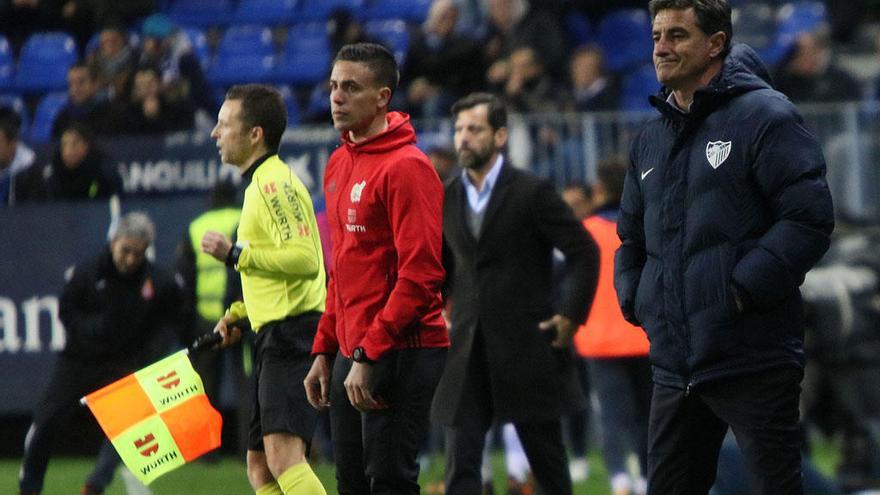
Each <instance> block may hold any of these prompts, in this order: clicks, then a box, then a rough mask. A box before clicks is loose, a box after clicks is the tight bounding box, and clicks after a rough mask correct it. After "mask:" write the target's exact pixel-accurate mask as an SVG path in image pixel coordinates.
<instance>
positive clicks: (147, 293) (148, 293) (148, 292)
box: [141, 278, 156, 301]
mask: <svg viewBox="0 0 880 495" xmlns="http://www.w3.org/2000/svg"><path fill="white" fill-rule="evenodd" d="M155 295H156V288H155V287H153V279H151V278H148V279H146V280H144V285H142V286H141V297H142V298H143V299H144V300H147V301H149V300H150V299H152V298H153V296H155Z"/></svg>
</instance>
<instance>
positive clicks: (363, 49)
mask: <svg viewBox="0 0 880 495" xmlns="http://www.w3.org/2000/svg"><path fill="white" fill-rule="evenodd" d="M397 82H398V70H397V64H396V62H395V60H394V56H393V55H392V54H391V53H390V52H389V51H388V50H387V49H385V48H384V47H382V46H380V45H376V44H371V43H357V44H353V45H346V46H344V47H342V48H341V49H340V51H339V53H338V54H337V55H336V58H335V60H334V63H333V70H332V73H331V75H330V107H331V110H332V115H333V124H334V126H335V127H336V129H337V130H338V131H340V132H341V133H342V144H341V145H340V146H339V148H338V149H337V150H336V151H335V152H334V153H333V155H332V156H331V157H330V161H329V162H328V164H327V171H326V173H325V176H324V195H325V197H326V201H327V218H328V221H329V223H330V238H331V243H332V256H331V258H332V259H331V262H330V267H331V268H330V283H329V286H328V291H327V304H326V310H325V313H324V316H323V317H322V319H321V322H320V324H319V326H318V333H317V335H316V337H315V342H314V345H313V347H312V354H313V355H314V356H315V360H314V363H313V365H312V369H311V371H310V372H309V374H308V376H307V377H306V379H305V387H306V392H307V394H308V397H309V401H310V402H311V403H312V405H313V406H315V407H317V408H324V407H328V406H329V407H330V421H331V431H332V433H333V445H334V454H335V460H336V477H337V480H338V490H339V493H341V494H379V493H383V494H384V493H389V494H390V493H394V494H409V493H412V494H417V493H419V485H418V474H419V465H418V462H417V455H418V449H419V447H420V446H421V443H422V441H423V439H424V437H425V436H426V434H427V432H428V427H429V424H428V414H429V409H430V405H431V398H432V396H433V395H434V388H435V387H436V385H437V382H438V381H439V379H440V375H441V373H442V371H443V364H444V361H445V357H446V349H447V348H448V346H449V337H448V334H447V330H446V325H445V322H444V320H443V317H442V316H441V309H442V301H441V296H440V288H441V285H442V283H443V279H444V275H445V274H444V271H443V266H442V262H441V252H442V225H441V218H442V217H441V215H442V209H443V187H442V185H441V183H440V179H439V178H438V177H437V173H436V172H435V171H434V168H433V167H432V166H431V164H430V162H429V161H428V159H427V157H426V156H425V155H424V154H423V153H422V152H421V151H419V150H418V148H416V146H415V141H416V138H415V131H414V130H413V128H412V126H411V125H410V123H409V116H408V115H406V114H404V113H400V112H389V111H388V103H389V101H390V100H391V95H392V93H393V91H394V89H395V88H396V87H397ZM331 368H332V372H331Z"/></svg>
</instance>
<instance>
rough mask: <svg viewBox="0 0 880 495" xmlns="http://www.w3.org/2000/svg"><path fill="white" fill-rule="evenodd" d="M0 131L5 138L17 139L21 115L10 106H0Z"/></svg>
mask: <svg viewBox="0 0 880 495" xmlns="http://www.w3.org/2000/svg"><path fill="white" fill-rule="evenodd" d="M0 132H2V133H3V134H5V135H6V139H8V140H10V141H11V140H13V139H18V135H19V134H18V133H19V132H21V116H20V115H18V112H16V111H15V110H14V109H12V107H7V106H3V107H0Z"/></svg>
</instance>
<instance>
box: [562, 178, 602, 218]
mask: <svg viewBox="0 0 880 495" xmlns="http://www.w3.org/2000/svg"><path fill="white" fill-rule="evenodd" d="M561 194H562V200H563V201H565V204H567V205H568V207H569V208H571V211H572V212H573V213H574V216H575V218H577V219H578V220H580V221H584V220H586V219H587V217H588V216H590V215H591V214H592V213H593V207H594V203H593V189H592V188H591V187H590V185H589V184H587V183H586V182H571V183H569V184H568V185H567V186H565V187H564V188H563V189H562V193H561Z"/></svg>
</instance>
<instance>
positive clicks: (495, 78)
mask: <svg viewBox="0 0 880 495" xmlns="http://www.w3.org/2000/svg"><path fill="white" fill-rule="evenodd" d="M520 46H531V47H533V48H534V49H535V51H536V52H538V53H540V54H541V62H542V64H543V65H544V67H545V69H546V71H547V72H548V73H550V74H553V75H554V76H558V75H560V74H562V73H563V71H564V65H565V52H566V46H565V37H564V36H563V32H562V28H561V25H560V22H559V20H558V19H556V18H555V17H554V16H553V15H552V14H550V13H549V12H546V11H544V10H541V9H536V8H534V6H530V4H529V2H528V0H488V30H487V34H486V38H485V39H484V40H483V59H484V61H486V63H488V64H491V65H489V68H488V69H487V71H486V81H487V82H488V84H489V85H502V84H503V82H504V81H506V80H507V78H508V77H509V76H510V70H511V67H510V60H509V57H510V55H511V53H513V50H514V49H515V48H517V47H520Z"/></svg>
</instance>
